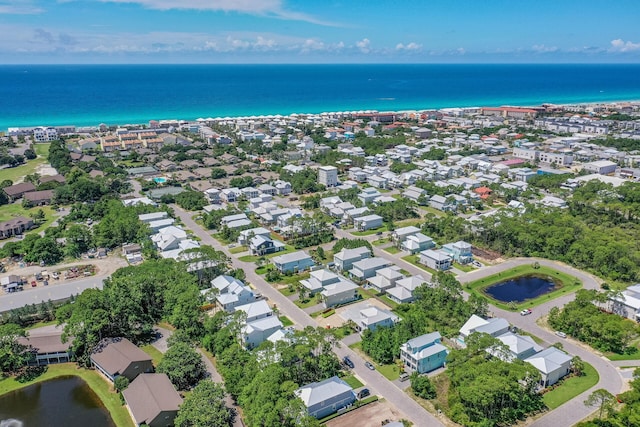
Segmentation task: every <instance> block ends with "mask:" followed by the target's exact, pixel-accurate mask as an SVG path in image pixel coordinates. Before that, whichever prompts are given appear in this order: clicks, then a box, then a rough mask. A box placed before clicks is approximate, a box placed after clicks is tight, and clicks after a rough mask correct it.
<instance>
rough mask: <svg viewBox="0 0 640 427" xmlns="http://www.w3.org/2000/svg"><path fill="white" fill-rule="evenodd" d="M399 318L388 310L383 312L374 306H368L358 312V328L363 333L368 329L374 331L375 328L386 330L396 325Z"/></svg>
mask: <svg viewBox="0 0 640 427" xmlns="http://www.w3.org/2000/svg"><path fill="white" fill-rule="evenodd" d="M398 320H399V318H398V316H396V315H395V314H393V313H392V312H390V311H389V310H384V309H381V308H378V307H376V306H370V307H367V308H365V309H363V310H360V318H359V321H358V322H356V323H358V326H360V328H361V329H362V330H363V331H364V330H365V329H368V330H370V331H375V330H376V329H377V328H388V327H391V326H393V325H395V324H396V322H398Z"/></svg>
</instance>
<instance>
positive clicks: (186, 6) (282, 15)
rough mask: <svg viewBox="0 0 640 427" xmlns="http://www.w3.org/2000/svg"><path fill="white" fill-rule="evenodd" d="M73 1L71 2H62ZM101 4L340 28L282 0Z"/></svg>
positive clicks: (157, 0)
mask: <svg viewBox="0 0 640 427" xmlns="http://www.w3.org/2000/svg"><path fill="white" fill-rule="evenodd" d="M64 1H73V0H64ZM99 1H101V2H103V3H130V4H139V5H141V6H142V7H144V8H146V9H153V10H209V11H223V12H238V13H246V14H251V15H262V16H267V17H273V18H277V19H283V20H287V21H303V22H308V23H310V24H316V25H324V26H330V27H337V26H341V25H340V24H338V23H335V22H328V21H323V20H321V19H317V18H315V17H313V16H310V15H307V14H306V13H302V12H295V11H292V10H288V9H286V8H285V6H284V2H283V0H99Z"/></svg>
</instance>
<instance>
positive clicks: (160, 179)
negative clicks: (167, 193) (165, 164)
mask: <svg viewBox="0 0 640 427" xmlns="http://www.w3.org/2000/svg"><path fill="white" fill-rule="evenodd" d="M153 181H154V182H155V183H156V184H164V183H165V182H167V178H165V177H163V176H156V177H155V178H153Z"/></svg>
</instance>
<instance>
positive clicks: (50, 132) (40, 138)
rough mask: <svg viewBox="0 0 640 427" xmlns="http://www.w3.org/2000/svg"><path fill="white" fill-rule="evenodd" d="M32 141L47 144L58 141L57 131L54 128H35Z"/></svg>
mask: <svg viewBox="0 0 640 427" xmlns="http://www.w3.org/2000/svg"><path fill="white" fill-rule="evenodd" d="M33 139H34V140H35V141H36V142H49V141H55V140H56V139H58V130H57V129H56V128H54V127H37V128H34V129H33Z"/></svg>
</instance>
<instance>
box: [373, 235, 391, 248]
mask: <svg viewBox="0 0 640 427" xmlns="http://www.w3.org/2000/svg"><path fill="white" fill-rule="evenodd" d="M390 241H391V239H388V238H386V237H383V238H382V239H378V240H374V241H373V242H371V244H372V245H373V246H380V245H384V244H385V243H389V242H390Z"/></svg>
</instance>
